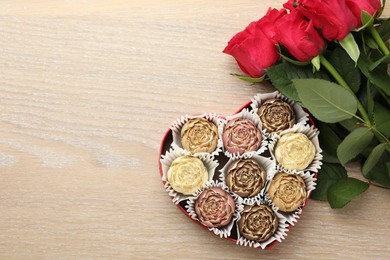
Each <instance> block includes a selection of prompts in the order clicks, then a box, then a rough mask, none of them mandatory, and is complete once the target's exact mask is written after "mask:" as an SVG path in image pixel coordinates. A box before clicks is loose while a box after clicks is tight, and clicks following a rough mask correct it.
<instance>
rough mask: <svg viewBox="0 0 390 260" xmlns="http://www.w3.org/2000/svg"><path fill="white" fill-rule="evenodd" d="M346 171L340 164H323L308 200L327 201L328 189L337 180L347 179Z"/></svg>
mask: <svg viewBox="0 0 390 260" xmlns="http://www.w3.org/2000/svg"><path fill="white" fill-rule="evenodd" d="M347 177H348V176H347V171H346V170H345V169H344V167H342V166H341V165H340V164H333V163H324V164H323V165H322V167H321V169H320V170H319V171H318V175H317V186H316V189H315V190H314V191H313V192H312V193H311V196H310V198H311V199H314V200H325V201H326V200H328V199H327V193H328V189H329V187H330V186H331V185H332V184H334V183H336V182H337V181H338V180H340V179H343V178H347Z"/></svg>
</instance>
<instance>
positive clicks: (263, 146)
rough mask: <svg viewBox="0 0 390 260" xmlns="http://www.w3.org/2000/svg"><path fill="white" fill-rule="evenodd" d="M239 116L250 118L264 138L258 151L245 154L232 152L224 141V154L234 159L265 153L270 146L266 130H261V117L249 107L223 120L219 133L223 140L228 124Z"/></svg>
mask: <svg viewBox="0 0 390 260" xmlns="http://www.w3.org/2000/svg"><path fill="white" fill-rule="evenodd" d="M237 118H240V119H248V120H250V121H251V122H252V123H253V124H254V125H255V126H256V127H257V128H258V129H259V130H260V132H261V137H262V140H261V144H260V147H259V148H258V149H257V150H256V151H249V152H245V153H243V154H239V153H230V152H229V151H227V150H226V149H225V147H224V145H223V143H222V149H223V152H224V154H225V155H226V156H227V157H228V158H232V159H238V158H244V156H253V155H255V154H262V153H264V152H265V151H266V150H267V147H268V141H267V138H266V136H265V135H264V131H263V130H261V125H260V119H259V117H258V116H256V115H255V114H254V113H251V112H249V111H248V109H243V110H242V111H241V112H239V113H237V114H235V115H233V116H228V117H226V120H223V121H222V124H223V126H222V128H221V132H220V134H219V136H220V138H221V140H222V135H223V132H224V130H225V126H226V124H227V123H228V122H229V121H230V120H233V119H237Z"/></svg>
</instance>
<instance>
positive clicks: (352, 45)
mask: <svg viewBox="0 0 390 260" xmlns="http://www.w3.org/2000/svg"><path fill="white" fill-rule="evenodd" d="M339 43H340V45H341V47H343V48H344V50H345V51H346V52H347V53H348V55H349V57H351V59H352V60H353V61H354V62H355V63H356V62H357V60H358V59H359V56H360V50H359V46H358V45H357V43H356V41H355V38H353V35H352V33H348V34H347V35H346V36H345V38H344V39H342V40H341V41H339Z"/></svg>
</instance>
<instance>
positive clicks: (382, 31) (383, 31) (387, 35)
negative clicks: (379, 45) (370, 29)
mask: <svg viewBox="0 0 390 260" xmlns="http://www.w3.org/2000/svg"><path fill="white" fill-rule="evenodd" d="M376 30H377V31H378V33H379V35H380V36H381V38H382V40H383V41H384V42H386V41H387V40H389V39H390V19H389V18H387V19H386V20H384V21H383V22H382V24H381V25H379V26H378V27H376Z"/></svg>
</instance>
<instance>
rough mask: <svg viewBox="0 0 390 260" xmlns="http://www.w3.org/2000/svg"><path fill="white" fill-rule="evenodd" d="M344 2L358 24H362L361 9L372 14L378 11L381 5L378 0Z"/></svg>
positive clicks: (347, 0) (346, 0)
mask: <svg viewBox="0 0 390 260" xmlns="http://www.w3.org/2000/svg"><path fill="white" fill-rule="evenodd" d="M345 2H346V3H347V6H348V7H349V9H350V10H351V11H352V13H353V15H354V16H355V18H356V21H357V24H358V26H361V25H362V19H361V16H362V10H364V11H366V12H367V13H369V14H370V15H374V14H375V13H379V11H380V9H381V7H382V5H381V1H380V0H345Z"/></svg>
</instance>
